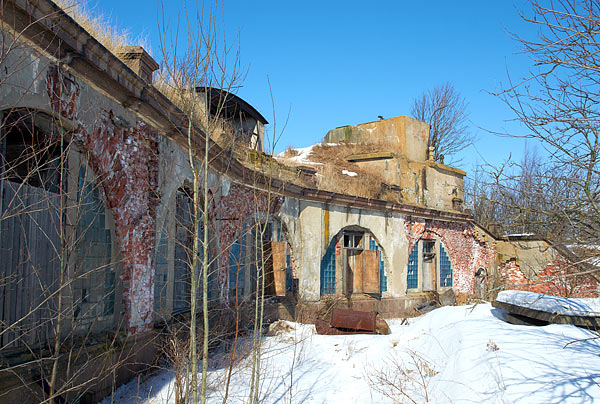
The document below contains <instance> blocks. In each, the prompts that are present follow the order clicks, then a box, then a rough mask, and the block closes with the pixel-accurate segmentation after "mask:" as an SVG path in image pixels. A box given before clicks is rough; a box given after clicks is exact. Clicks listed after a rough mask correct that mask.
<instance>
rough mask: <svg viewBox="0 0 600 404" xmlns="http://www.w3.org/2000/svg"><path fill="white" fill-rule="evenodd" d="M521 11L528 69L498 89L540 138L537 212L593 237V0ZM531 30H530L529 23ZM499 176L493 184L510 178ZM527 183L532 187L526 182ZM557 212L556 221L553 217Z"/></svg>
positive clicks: (537, 0) (596, 117)
mask: <svg viewBox="0 0 600 404" xmlns="http://www.w3.org/2000/svg"><path fill="white" fill-rule="evenodd" d="M530 6H531V14H529V13H528V14H525V13H521V18H522V19H523V20H524V21H525V22H526V23H528V24H530V25H532V26H534V27H535V28H536V32H537V35H536V36H535V37H532V38H529V37H524V36H520V35H513V36H514V38H515V39H516V40H517V41H519V43H520V44H521V45H522V47H523V50H524V51H525V52H526V53H527V54H529V56H530V57H531V61H532V64H533V66H534V67H533V70H532V71H531V73H530V74H529V75H528V76H526V77H524V78H522V79H520V80H519V81H516V82H515V81H512V80H511V81H510V83H509V86H508V88H505V89H504V91H502V92H501V93H499V94H498V96H499V97H500V98H501V99H502V100H504V101H505V103H506V104H507V105H508V106H509V107H510V108H511V109H512V111H513V112H514V113H515V116H516V120H517V121H519V122H521V123H522V124H523V125H524V126H525V127H526V128H527V130H528V133H527V134H526V135H525V136H523V137H526V138H533V139H536V140H537V141H539V142H540V144H541V145H542V146H543V147H544V149H545V150H546V152H547V153H546V154H547V158H546V160H545V162H544V165H543V170H539V171H538V172H536V173H532V174H533V177H535V178H536V181H537V183H538V184H542V186H541V188H539V191H540V192H541V194H543V195H544V196H545V201H546V203H544V204H540V203H536V204H534V205H532V206H531V207H530V209H532V210H535V211H536V212H545V214H546V215H547V216H548V217H553V218H554V220H556V222H557V223H561V225H563V226H567V227H568V228H569V229H570V231H569V232H567V233H565V234H568V235H569V236H570V238H572V241H574V242H578V243H585V244H597V243H598V242H599V241H600V204H599V203H600V201H599V199H600V171H599V165H598V164H599V161H598V158H599V153H600V52H599V51H600V2H598V1H596V0H558V1H542V0H531V2H530ZM532 32H533V30H532ZM499 178H500V182H499V183H500V185H503V186H505V185H507V183H510V178H509V177H504V178H501V177H500V176H499ZM529 188H530V189H531V188H535V187H529ZM559 219H560V220H559Z"/></svg>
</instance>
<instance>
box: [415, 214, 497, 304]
mask: <svg viewBox="0 0 600 404" xmlns="http://www.w3.org/2000/svg"><path fill="white" fill-rule="evenodd" d="M405 226H406V237H407V239H408V242H409V248H408V251H411V250H412V248H413V247H414V245H415V243H416V242H417V241H419V239H420V238H421V237H428V236H437V237H439V238H440V239H441V240H442V242H443V243H444V245H445V246H446V252H447V254H448V256H449V259H450V263H451V265H452V277H453V282H452V287H453V289H454V290H455V291H456V292H458V293H465V294H469V295H474V294H475V273H476V271H477V269H478V268H480V267H482V268H485V269H487V270H488V271H489V269H490V268H491V267H492V265H493V263H494V259H495V256H496V251H495V248H494V245H493V244H491V243H487V242H485V241H482V240H479V239H478V238H477V237H475V236H474V234H473V225H472V224H471V223H455V222H445V221H441V220H423V219H417V218H410V217H409V218H407V219H406V222H405Z"/></svg>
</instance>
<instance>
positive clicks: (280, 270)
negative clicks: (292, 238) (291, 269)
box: [271, 241, 287, 296]
mask: <svg viewBox="0 0 600 404" xmlns="http://www.w3.org/2000/svg"><path fill="white" fill-rule="evenodd" d="M286 248H287V245H286V243H285V241H272V242H271V255H272V257H273V285H274V286H275V296H285V271H286V269H287V261H286V254H285V253H286Z"/></svg>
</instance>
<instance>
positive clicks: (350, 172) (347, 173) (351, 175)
mask: <svg viewBox="0 0 600 404" xmlns="http://www.w3.org/2000/svg"><path fill="white" fill-rule="evenodd" d="M342 174H345V175H348V176H350V177H356V176H357V175H358V174H356V173H355V172H354V171H348V170H342Z"/></svg>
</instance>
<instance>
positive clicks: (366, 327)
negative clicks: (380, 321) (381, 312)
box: [331, 309, 377, 332]
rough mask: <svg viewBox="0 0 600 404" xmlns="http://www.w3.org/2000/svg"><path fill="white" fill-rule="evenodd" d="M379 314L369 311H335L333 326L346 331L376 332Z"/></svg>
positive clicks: (332, 318)
mask: <svg viewBox="0 0 600 404" xmlns="http://www.w3.org/2000/svg"><path fill="white" fill-rule="evenodd" d="M376 319H377V314H376V313H375V312H369V311H357V310H346V309H333V311H332V313H331V325H332V326H333V327H336V328H342V329H346V330H360V331H372V332H375V324H376Z"/></svg>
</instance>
